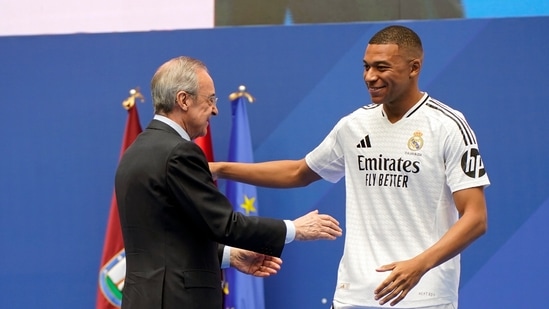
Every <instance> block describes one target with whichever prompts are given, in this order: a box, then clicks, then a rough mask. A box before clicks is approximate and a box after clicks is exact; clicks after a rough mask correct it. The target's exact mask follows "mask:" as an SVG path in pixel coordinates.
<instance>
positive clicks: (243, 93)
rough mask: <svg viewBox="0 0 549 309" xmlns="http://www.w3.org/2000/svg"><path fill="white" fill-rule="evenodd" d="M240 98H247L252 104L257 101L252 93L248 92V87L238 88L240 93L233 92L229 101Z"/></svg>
mask: <svg viewBox="0 0 549 309" xmlns="http://www.w3.org/2000/svg"><path fill="white" fill-rule="evenodd" d="M240 97H246V99H248V101H249V102H250V103H253V102H254V101H255V99H254V97H252V95H251V94H250V93H248V92H247V91H246V86H244V85H240V86H238V91H237V92H233V93H231V94H230V95H229V100H231V101H234V100H236V99H238V98H240Z"/></svg>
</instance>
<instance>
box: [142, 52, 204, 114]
mask: <svg viewBox="0 0 549 309" xmlns="http://www.w3.org/2000/svg"><path fill="white" fill-rule="evenodd" d="M198 69H203V70H205V71H208V69H207V68H206V65H205V64H204V63H203V62H202V61H200V60H198V59H194V58H191V57H186V56H181V57H177V58H173V59H170V60H168V61H167V62H165V63H164V64H162V65H161V66H160V67H159V68H158V70H156V73H155V74H154V76H153V78H152V80H151V95H152V100H153V106H154V112H155V114H159V113H160V114H161V113H165V114H166V113H170V112H171V111H172V110H173V108H174V106H175V100H176V95H177V93H178V92H179V91H185V92H188V93H189V94H196V93H197V92H198V78H197V75H196V73H197V70H198Z"/></svg>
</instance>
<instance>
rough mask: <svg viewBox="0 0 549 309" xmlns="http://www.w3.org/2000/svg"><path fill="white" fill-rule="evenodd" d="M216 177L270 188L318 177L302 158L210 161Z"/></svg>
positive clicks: (299, 185) (305, 182)
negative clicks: (253, 161)
mask: <svg viewBox="0 0 549 309" xmlns="http://www.w3.org/2000/svg"><path fill="white" fill-rule="evenodd" d="M210 169H211V170H212V172H213V173H214V174H216V175H217V177H218V178H225V179H231V180H235V181H239V182H244V183H249V184H252V185H256V186H262V187H272V188H293V187H303V186H306V185H308V184H309V183H311V182H313V181H315V180H318V179H320V177H318V175H316V174H315V173H314V172H312V171H311V170H310V169H309V168H308V167H307V165H306V163H305V161H304V160H280V161H270V162H261V163H235V162H215V163H210Z"/></svg>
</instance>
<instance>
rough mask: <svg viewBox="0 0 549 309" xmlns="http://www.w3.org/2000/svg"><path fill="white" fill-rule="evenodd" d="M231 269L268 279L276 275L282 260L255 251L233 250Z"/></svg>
mask: <svg viewBox="0 0 549 309" xmlns="http://www.w3.org/2000/svg"><path fill="white" fill-rule="evenodd" d="M230 264H231V267H234V268H236V269H238V271H240V272H243V273H245V274H248V275H252V276H256V277H268V276H270V275H274V274H276V273H277V272H278V271H279V270H280V267H281V266H280V265H282V259H280V258H277V257H274V256H270V255H265V254H261V253H257V252H253V251H248V250H244V249H239V248H231V262H230Z"/></svg>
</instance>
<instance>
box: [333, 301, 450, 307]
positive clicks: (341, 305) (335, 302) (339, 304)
mask: <svg viewBox="0 0 549 309" xmlns="http://www.w3.org/2000/svg"><path fill="white" fill-rule="evenodd" d="M380 308H388V307H387V306H384V307H381V306H380V307H364V306H353V305H345V304H342V303H338V302H337V301H334V302H333V303H332V307H331V309H380ZM389 308H394V307H389ZM408 309H457V304H444V305H436V306H428V307H418V308H408Z"/></svg>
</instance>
